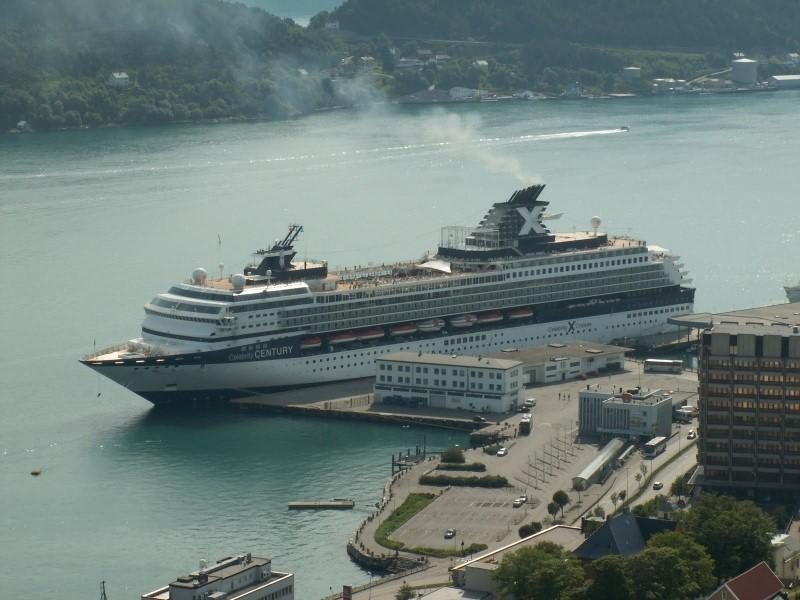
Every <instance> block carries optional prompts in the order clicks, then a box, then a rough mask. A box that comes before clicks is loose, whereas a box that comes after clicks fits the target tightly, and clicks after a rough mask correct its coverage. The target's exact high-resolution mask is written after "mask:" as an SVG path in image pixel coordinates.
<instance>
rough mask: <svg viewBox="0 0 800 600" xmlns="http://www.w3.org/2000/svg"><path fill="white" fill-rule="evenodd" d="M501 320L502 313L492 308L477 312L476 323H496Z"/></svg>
mask: <svg viewBox="0 0 800 600" xmlns="http://www.w3.org/2000/svg"><path fill="white" fill-rule="evenodd" d="M502 320H503V313H501V312H500V311H499V310H492V311H489V312H485V313H479V314H478V324H479V325H485V324H487V323H497V322H498V321H502Z"/></svg>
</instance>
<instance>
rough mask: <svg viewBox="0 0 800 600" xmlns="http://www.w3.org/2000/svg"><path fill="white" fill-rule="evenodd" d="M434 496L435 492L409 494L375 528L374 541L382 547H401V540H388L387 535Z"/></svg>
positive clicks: (394, 548)
mask: <svg viewBox="0 0 800 600" xmlns="http://www.w3.org/2000/svg"><path fill="white" fill-rule="evenodd" d="M434 498H436V495H435V494H409V495H408V498H406V499H405V501H404V502H403V503H402V504H401V505H400V506H398V507H397V510H395V511H394V512H393V513H392V514H390V515H389V516H388V517H387V518H386V520H385V521H384V522H383V523H381V524H380V525H378V529H376V530H375V541H376V542H378V543H379V544H380V545H381V546H383V547H384V548H391V549H392V550H399V549H400V548H402V547H403V542H396V541H394V540H390V539H389V536H390V535H392V533H394V531H395V530H396V529H397V528H398V527H400V526H401V525H402V524H403V523H405V522H406V521H408V520H409V519H410V518H411V517H413V516H414V515H415V514H417V513H418V512H419V511H421V510H422V509H423V508H425V507H426V506H428V505H429V504H430V503H431V502H433V500H434Z"/></svg>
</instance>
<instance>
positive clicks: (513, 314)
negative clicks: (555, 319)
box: [300, 307, 533, 350]
mask: <svg viewBox="0 0 800 600" xmlns="http://www.w3.org/2000/svg"><path fill="white" fill-rule="evenodd" d="M532 316H533V309H531V308H528V307H523V308H513V309H511V310H509V311H508V316H507V317H506V316H504V315H503V313H502V312H501V311H499V310H493V311H489V312H484V313H477V314H471V313H470V314H465V315H458V316H456V317H449V318H448V319H447V322H445V320H444V319H438V318H437V319H427V320H425V321H418V322H416V323H400V324H398V325H392V326H391V327H389V335H390V336H391V337H403V336H406V335H411V334H413V333H417V332H419V333H438V332H440V331H441V330H442V329H444V327H445V325H447V324H449V325H450V327H453V328H456V329H463V328H466V327H472V326H473V325H489V324H491V323H497V322H499V321H502V320H504V319H506V318H507V319H508V320H509V321H514V320H520V319H529V318H530V317H532ZM384 337H386V333H385V331H384V329H383V327H370V328H367V329H356V330H353V331H339V332H337V333H332V334H331V335H330V336H329V337H328V342H329V343H330V344H331V345H332V346H339V345H341V344H350V343H352V342H370V341H373V340H379V339H383V338H384ZM321 346H322V338H321V337H319V336H314V337H310V338H306V339H304V340H303V341H302V342H301V343H300V349H301V350H317V349H318V348H320V347H321Z"/></svg>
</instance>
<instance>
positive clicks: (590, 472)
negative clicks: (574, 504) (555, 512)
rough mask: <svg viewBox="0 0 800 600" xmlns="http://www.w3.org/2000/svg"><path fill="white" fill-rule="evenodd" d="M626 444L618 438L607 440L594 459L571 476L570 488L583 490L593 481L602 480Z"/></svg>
mask: <svg viewBox="0 0 800 600" xmlns="http://www.w3.org/2000/svg"><path fill="white" fill-rule="evenodd" d="M626 445H627V444H626V443H625V442H624V441H623V440H621V439H619V438H614V439H613V440H611V441H610V442H608V443H607V444H606V445H605V446H603V449H602V450H600V453H599V454H598V455H597V456H595V458H594V460H593V461H592V462H590V463H589V464H588V465H587V466H586V468H585V469H584V470H583V471H581V472H580V473H579V474H578V476H577V477H573V478H572V488H573V489H575V490H585V489H586V488H588V487H589V486H590V485H592V484H593V483H597V482H598V481H602V480H603V477H604V476H605V475H606V474H607V473H610V472H611V470H612V469H613V468H614V465H615V464H616V462H617V457H619V455H620V454H622V451H623V449H624V448H625V446H626Z"/></svg>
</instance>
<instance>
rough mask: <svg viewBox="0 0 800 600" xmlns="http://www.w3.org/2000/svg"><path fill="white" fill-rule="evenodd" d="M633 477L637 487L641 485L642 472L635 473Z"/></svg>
mask: <svg viewBox="0 0 800 600" xmlns="http://www.w3.org/2000/svg"><path fill="white" fill-rule="evenodd" d="M635 477H636V485H637V487H642V474H641V473H637V474H636V475H635Z"/></svg>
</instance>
